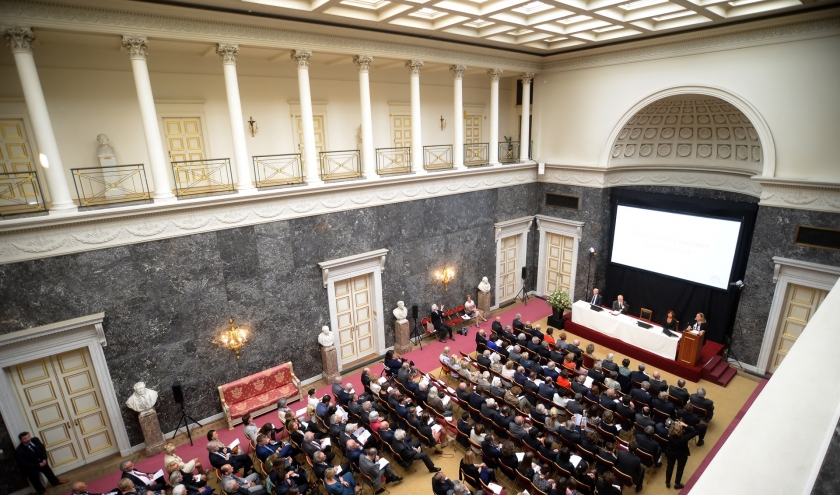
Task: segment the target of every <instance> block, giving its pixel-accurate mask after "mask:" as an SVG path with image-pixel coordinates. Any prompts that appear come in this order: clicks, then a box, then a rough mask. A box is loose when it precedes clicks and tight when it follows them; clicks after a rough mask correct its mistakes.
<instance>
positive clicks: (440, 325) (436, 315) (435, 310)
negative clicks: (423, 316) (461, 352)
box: [431, 304, 455, 342]
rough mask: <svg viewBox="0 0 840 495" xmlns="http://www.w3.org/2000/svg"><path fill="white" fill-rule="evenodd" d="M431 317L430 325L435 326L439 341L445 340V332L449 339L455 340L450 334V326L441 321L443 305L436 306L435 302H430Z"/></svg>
mask: <svg viewBox="0 0 840 495" xmlns="http://www.w3.org/2000/svg"><path fill="white" fill-rule="evenodd" d="M431 318H432V326H433V327H435V331H436V332H437V333H438V336H439V337H440V339H439V340H440V341H441V342H446V334H449V340H452V341H454V340H455V337H453V336H452V327H451V326H449V325H447V324H446V323H444V322H443V306H441V307H438V305H437V304H432V314H431Z"/></svg>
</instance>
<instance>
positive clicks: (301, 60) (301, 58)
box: [292, 50, 312, 69]
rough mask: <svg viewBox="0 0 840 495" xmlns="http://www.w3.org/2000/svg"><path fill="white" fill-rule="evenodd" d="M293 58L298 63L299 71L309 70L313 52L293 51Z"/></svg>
mask: <svg viewBox="0 0 840 495" xmlns="http://www.w3.org/2000/svg"><path fill="white" fill-rule="evenodd" d="M292 58H293V59H294V60H295V61H296V62H297V66H298V69H308V68H309V59H311V58H312V52H311V51H309V50H292Z"/></svg>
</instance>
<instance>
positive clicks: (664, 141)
mask: <svg viewBox="0 0 840 495" xmlns="http://www.w3.org/2000/svg"><path fill="white" fill-rule="evenodd" d="M600 164H601V166H604V167H610V168H616V167H625V166H630V167H632V166H646V167H647V166H656V167H663V166H667V167H675V168H705V169H717V170H738V171H740V172H743V171H750V172H753V173H754V174H755V175H761V176H764V177H772V176H773V175H774V174H775V169H776V153H775V145H774V143H773V137H772V135H771V133H770V128H769V127H768V126H767V123H766V122H765V121H764V118H763V117H762V116H761V114H759V112H758V110H756V109H755V108H754V107H753V106H752V105H751V104H750V103H749V102H747V101H746V100H744V99H742V98H741V97H739V96H738V95H735V94H733V93H731V92H728V91H725V90H723V89H720V88H714V87H707V86H683V87H677V88H669V89H666V90H661V91H658V92H656V93H653V94H651V95H650V96H648V97H646V98H645V99H643V100H642V101H640V102H638V103H637V104H635V105H634V106H633V107H632V108H631V109H630V110H628V111H627V112H626V113H625V114H624V116H622V118H621V120H619V123H618V124H617V125H616V126H615V127H614V128H613V130H612V132H611V133H610V137H609V139H608V140H607V143H606V146H605V148H604V150H603V152H602V154H601V160H600Z"/></svg>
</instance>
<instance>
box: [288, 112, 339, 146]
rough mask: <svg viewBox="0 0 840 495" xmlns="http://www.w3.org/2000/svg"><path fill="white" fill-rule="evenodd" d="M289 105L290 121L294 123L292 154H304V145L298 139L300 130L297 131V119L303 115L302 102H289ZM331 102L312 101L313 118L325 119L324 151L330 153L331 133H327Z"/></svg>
mask: <svg viewBox="0 0 840 495" xmlns="http://www.w3.org/2000/svg"><path fill="white" fill-rule="evenodd" d="M287 103H288V104H289V120H290V121H291V123H292V147H293V148H294V149H293V150H292V153H301V154H302V152H303V143H301V142H299V141H300V138H299V137H298V130H297V117H298V116H300V115H301V111H300V100H288V101H287ZM328 103H329V101H327V100H312V118H313V119H314V118H315V117H321V118H322V119H324V151H330V150H331V149H332V148H331V147H330V141H329V133H327V121H328V120H329V119H328V116H327V104H328Z"/></svg>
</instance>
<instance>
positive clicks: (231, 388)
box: [219, 363, 300, 429]
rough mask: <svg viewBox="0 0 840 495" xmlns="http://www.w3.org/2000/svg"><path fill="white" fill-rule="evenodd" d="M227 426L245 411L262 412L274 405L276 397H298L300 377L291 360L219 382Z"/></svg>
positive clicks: (275, 404)
mask: <svg viewBox="0 0 840 495" xmlns="http://www.w3.org/2000/svg"><path fill="white" fill-rule="evenodd" d="M219 397H220V398H221V400H222V406H223V408H224V409H225V416H226V419H227V420H228V426H229V427H230V428H231V429H232V428H233V425H235V424H238V423H240V422H241V418H242V416H244V415H245V414H247V413H255V412H257V413H263V412H267V411H269V410H271V409H274V408H276V407H277V400H278V399H280V398H287V399H291V398H295V399H299V398H300V381H299V380H298V379H297V377H296V376H295V374H294V369H293V367H292V363H284V364H281V365H280V366H275V367H274V368H270V369H267V370H264V371H261V372H259V373H255V374H253V375H250V376H246V377H244V378H240V379H239V380H236V381H233V382H231V383H226V384H224V385H221V386H219Z"/></svg>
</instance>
